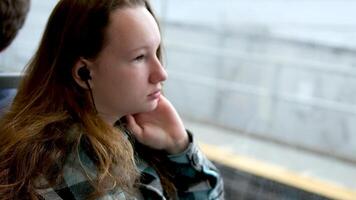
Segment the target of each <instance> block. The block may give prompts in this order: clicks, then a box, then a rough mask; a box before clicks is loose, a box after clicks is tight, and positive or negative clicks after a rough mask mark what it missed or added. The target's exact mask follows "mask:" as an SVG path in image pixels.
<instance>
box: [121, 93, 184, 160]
mask: <svg viewBox="0 0 356 200" xmlns="http://www.w3.org/2000/svg"><path fill="white" fill-rule="evenodd" d="M126 119H127V122H128V128H129V129H131V130H132V132H133V134H134V135H135V137H136V139H137V140H138V141H139V142H141V143H142V144H144V145H147V146H149V147H151V148H153V149H162V150H166V151H167V152H168V153H170V154H176V153H180V152H182V151H184V150H185V149H186V148H187V146H188V143H189V139H188V134H187V132H186V131H185V128H184V125H183V122H182V120H181V119H180V117H179V115H178V113H177V111H176V110H175V109H174V107H173V106H172V104H171V103H170V102H169V101H168V100H167V99H166V98H165V97H164V96H162V95H161V96H160V99H159V100H158V105H157V108H156V109H155V110H153V111H151V112H147V113H139V114H135V115H127V116H126Z"/></svg>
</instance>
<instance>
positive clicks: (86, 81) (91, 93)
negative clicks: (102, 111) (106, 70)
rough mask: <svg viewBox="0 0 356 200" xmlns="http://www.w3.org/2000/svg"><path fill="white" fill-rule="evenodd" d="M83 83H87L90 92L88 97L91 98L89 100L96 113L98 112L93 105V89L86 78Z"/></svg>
mask: <svg viewBox="0 0 356 200" xmlns="http://www.w3.org/2000/svg"><path fill="white" fill-rule="evenodd" d="M85 84H86V85H87V87H88V88H89V92H90V98H91V102H92V103H93V107H94V110H95V112H96V113H98V111H97V109H96V105H95V101H94V97H93V91H92V90H91V87H90V85H89V82H88V80H85Z"/></svg>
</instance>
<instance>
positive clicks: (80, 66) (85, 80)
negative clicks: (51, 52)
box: [72, 58, 91, 89]
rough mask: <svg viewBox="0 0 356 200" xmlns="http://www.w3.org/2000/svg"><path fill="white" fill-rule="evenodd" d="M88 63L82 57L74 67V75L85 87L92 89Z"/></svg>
mask: <svg viewBox="0 0 356 200" xmlns="http://www.w3.org/2000/svg"><path fill="white" fill-rule="evenodd" d="M87 63H88V62H87V61H86V60H84V59H82V58H80V59H79V60H78V61H77V62H76V63H75V65H74V67H73V68H72V77H73V79H74V81H75V82H76V83H77V84H78V85H79V86H80V87H82V88H84V89H90V88H89V87H90V84H89V80H91V76H90V70H89V69H88V67H87Z"/></svg>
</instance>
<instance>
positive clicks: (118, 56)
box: [27, 0, 166, 122]
mask: <svg viewBox="0 0 356 200" xmlns="http://www.w3.org/2000/svg"><path fill="white" fill-rule="evenodd" d="M160 54H161V52H160V33H159V29H158V25H157V21H156V20H155V18H154V17H153V14H152V12H151V8H150V6H149V4H148V3H147V2H146V1H144V0H87V1H83V0H81V1H80V0H62V1H60V2H59V4H58V5H57V6H56V8H55V10H54V12H53V13H52V15H51V17H50V19H49V22H48V24H47V28H46V30H45V33H44V36H43V40H42V42H41V45H40V48H39V50H38V52H37V53H36V55H35V57H34V59H33V61H32V63H31V64H30V65H29V67H28V71H27V75H28V76H29V77H31V78H30V79H32V80H33V82H32V83H33V84H40V85H42V88H43V90H47V91H43V92H44V94H46V98H48V94H51V95H53V98H55V99H58V98H59V97H60V98H62V99H63V98H64V100H63V101H65V103H68V104H69V105H68V106H69V109H70V110H71V111H73V113H83V112H88V111H93V110H97V111H98V113H99V115H100V116H102V117H103V118H105V119H104V120H107V121H111V122H113V121H115V119H116V120H117V119H118V118H119V117H121V116H123V115H126V114H133V113H137V112H145V111H149V110H152V109H154V107H155V105H156V104H157V99H153V100H152V98H150V97H151V96H149V95H150V94H152V93H153V92H156V91H157V90H159V89H160V83H161V82H162V81H164V80H165V79H166V73H165V71H164V69H163V67H162V66H161V63H160V56H161V55H160ZM81 68H85V70H87V71H88V74H89V77H87V78H86V79H87V81H88V83H89V88H88V86H87V84H86V82H85V81H84V80H82V79H83V78H82V77H80V76H79V73H78V72H79V71H80V69H81ZM32 76H33V77H32ZM33 84H31V83H27V85H28V86H27V88H28V89H27V90H30V88H32V89H33V88H34V87H36V86H35V85H33ZM88 89H91V90H92V94H93V97H94V103H95V106H96V108H94V107H93V102H91V99H90V98H89V97H90V93H89V90H88ZM35 96H36V95H35ZM60 104H61V105H62V104H63V102H60ZM113 118H115V119H113Z"/></svg>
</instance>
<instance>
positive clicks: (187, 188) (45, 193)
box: [38, 131, 224, 200]
mask: <svg viewBox="0 0 356 200" xmlns="http://www.w3.org/2000/svg"><path fill="white" fill-rule="evenodd" d="M188 134H189V136H190V144H189V147H188V148H187V149H186V150H185V151H184V152H182V153H180V154H177V155H167V163H164V164H167V165H169V166H170V167H169V169H171V171H170V174H174V179H173V181H172V183H173V184H174V186H175V187H176V188H177V196H178V199H187V200H205V199H207V200H210V199H211V200H213V199H214V200H215V199H218V200H220V199H224V197H223V195H224V194H223V181H222V179H221V176H220V174H219V172H218V170H217V169H216V167H215V166H214V165H213V164H212V163H211V162H210V161H209V160H208V159H207V158H206V157H205V155H203V154H202V152H201V151H200V149H199V148H198V146H197V145H196V143H195V142H194V139H193V137H192V134H191V133H190V132H189V131H188ZM76 155H79V156H76ZM78 158H79V159H78ZM136 160H137V163H136V164H137V167H138V169H139V170H140V171H141V176H143V177H144V178H143V179H142V181H141V183H140V184H139V191H140V193H139V194H138V195H137V196H136V197H132V196H130V195H128V194H126V193H125V192H123V191H122V190H120V189H114V190H112V191H110V192H109V193H107V194H105V196H103V197H101V198H100V200H128V199H135V200H141V199H145V200H149V199H152V200H165V199H166V198H167V197H165V195H164V194H165V192H164V191H163V188H162V185H161V181H160V178H159V176H158V174H157V172H156V171H155V170H154V169H153V168H152V167H150V166H149V165H148V164H147V163H146V162H145V161H144V160H142V159H140V158H137V159H136ZM83 168H84V169H85V170H83ZM63 170H64V176H63V181H62V183H61V184H60V185H57V186H55V187H54V188H48V189H43V190H38V193H39V194H40V196H41V197H42V198H43V199H45V200H84V199H87V197H88V196H87V195H88V194H90V193H91V192H92V191H93V188H92V186H91V185H90V182H89V180H88V177H95V171H96V170H95V166H94V164H93V162H92V160H91V159H90V157H89V156H88V155H87V154H86V153H85V151H84V150H82V149H81V148H79V150H78V152H76V153H72V154H70V155H69V156H68V159H67V161H66V163H65V166H64V168H63ZM42 181H45V180H42Z"/></svg>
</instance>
